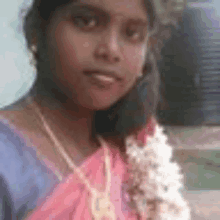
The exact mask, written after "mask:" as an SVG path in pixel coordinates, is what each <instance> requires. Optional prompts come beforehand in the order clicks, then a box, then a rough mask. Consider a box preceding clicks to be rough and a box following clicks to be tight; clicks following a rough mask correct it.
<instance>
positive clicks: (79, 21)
mask: <svg viewBox="0 0 220 220" xmlns="http://www.w3.org/2000/svg"><path fill="white" fill-rule="evenodd" d="M72 19H73V23H74V25H75V26H76V27H79V28H82V29H85V30H91V29H94V28H95V27H97V26H98V24H99V22H98V18H96V17H95V16H93V17H91V16H73V17H72Z"/></svg>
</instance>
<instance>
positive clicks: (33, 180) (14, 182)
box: [0, 122, 58, 219]
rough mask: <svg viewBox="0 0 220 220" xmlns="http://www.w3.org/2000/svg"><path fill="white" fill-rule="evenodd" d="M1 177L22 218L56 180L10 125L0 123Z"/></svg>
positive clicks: (17, 212) (16, 210)
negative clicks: (6, 184)
mask: <svg viewBox="0 0 220 220" xmlns="http://www.w3.org/2000/svg"><path fill="white" fill-rule="evenodd" d="M0 176H2V177H3V178H4V179H5V181H6V182H7V183H8V191H9V193H10V194H11V198H12V202H13V206H14V209H15V212H16V215H17V216H18V219H22V217H23V216H24V215H25V213H26V212H27V211H28V210H32V209H34V208H35V207H36V205H37V202H38V201H39V200H40V199H42V198H43V197H45V196H46V195H47V194H48V192H50V190H51V188H52V187H53V186H55V184H56V183H57V182H58V179H57V177H56V176H55V175H54V174H53V173H52V172H51V171H50V170H49V169H48V168H47V167H46V166H45V165H44V164H43V163H42V162H41V161H39V160H38V159H37V156H36V152H35V151H34V150H33V149H32V148H30V147H28V146H26V143H25V140H24V139H22V138H21V137H19V136H18V134H16V132H14V131H13V130H12V129H10V127H9V126H8V125H6V124H4V123H2V122H0Z"/></svg>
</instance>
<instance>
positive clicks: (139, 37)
mask: <svg viewBox="0 0 220 220" xmlns="http://www.w3.org/2000/svg"><path fill="white" fill-rule="evenodd" d="M125 35H126V38H128V40H129V41H131V42H142V41H143V40H144V39H145V36H146V27H145V26H143V25H140V24H135V23H132V24H128V25H127V27H126V29H125Z"/></svg>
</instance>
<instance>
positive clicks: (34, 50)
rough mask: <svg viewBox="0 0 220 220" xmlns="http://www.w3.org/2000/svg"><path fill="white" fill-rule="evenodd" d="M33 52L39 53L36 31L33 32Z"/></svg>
mask: <svg viewBox="0 0 220 220" xmlns="http://www.w3.org/2000/svg"><path fill="white" fill-rule="evenodd" d="M30 48H31V50H32V52H34V53H36V52H37V34H36V31H33V36H32V39H31V46H30Z"/></svg>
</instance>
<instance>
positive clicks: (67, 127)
mask: <svg viewBox="0 0 220 220" xmlns="http://www.w3.org/2000/svg"><path fill="white" fill-rule="evenodd" d="M34 102H35V103H36V104H37V105H38V107H39V109H40V111H41V113H42V114H43V116H44V118H45V119H46V120H47V122H48V124H49V126H50V127H51V128H52V130H53V132H54V133H55V135H57V136H58V137H60V138H62V139H63V140H65V141H67V142H69V143H71V142H73V143H74V142H75V143H76V144H77V145H78V146H79V148H80V149H81V150H82V147H83V146H87V148H88V147H89V146H91V148H92V146H94V145H95V142H94V140H93V138H92V122H93V117H94V111H91V110H89V109H85V108H82V107H79V106H76V105H75V104H74V103H73V102H71V101H67V102H65V103H62V104H61V103H59V102H57V101H55V100H52V99H48V98H42V97H41V98H39V97H37V98H35V100H34ZM61 141H62V140H61ZM83 149H84V148H83ZM86 150H89V149H86Z"/></svg>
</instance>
